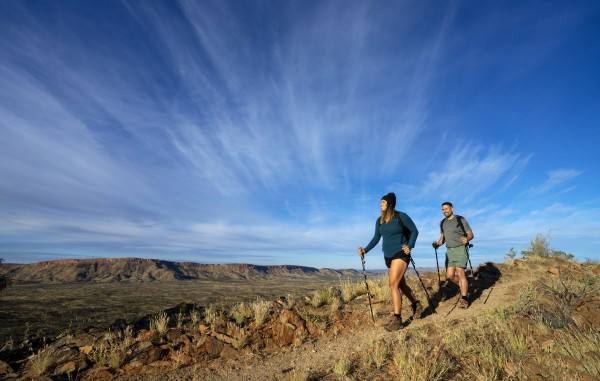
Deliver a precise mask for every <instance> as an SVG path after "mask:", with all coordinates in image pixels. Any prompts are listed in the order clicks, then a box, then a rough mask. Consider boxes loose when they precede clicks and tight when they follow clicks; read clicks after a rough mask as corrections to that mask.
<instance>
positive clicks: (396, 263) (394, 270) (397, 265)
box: [389, 259, 408, 315]
mask: <svg viewBox="0 0 600 381" xmlns="http://www.w3.org/2000/svg"><path fill="white" fill-rule="evenodd" d="M407 267H408V263H406V262H404V261H403V260H402V259H394V260H392V264H391V266H390V269H389V275H390V291H391V293H392V303H393V304H394V314H397V315H400V313H401V311H402V296H401V295H400V289H399V287H400V281H401V279H403V278H404V273H405V272H406V268H407Z"/></svg>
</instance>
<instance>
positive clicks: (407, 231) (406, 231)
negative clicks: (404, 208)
mask: <svg viewBox="0 0 600 381" xmlns="http://www.w3.org/2000/svg"><path fill="white" fill-rule="evenodd" d="M394 217H395V218H396V221H398V224H399V225H400V227H401V228H402V234H403V235H404V236H405V237H406V242H407V243H408V242H410V233H411V232H410V229H409V228H407V227H406V225H404V224H403V223H402V219H401V218H400V212H398V211H397V210H395V211H394Z"/></svg>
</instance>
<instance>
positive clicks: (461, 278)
mask: <svg viewBox="0 0 600 381" xmlns="http://www.w3.org/2000/svg"><path fill="white" fill-rule="evenodd" d="M455 268H456V274H457V275H458V286H459V287H460V295H461V296H463V297H466V296H467V293H468V292H469V281H467V275H466V273H465V269H463V268H461V267H455Z"/></svg>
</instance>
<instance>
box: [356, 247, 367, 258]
mask: <svg viewBox="0 0 600 381" xmlns="http://www.w3.org/2000/svg"><path fill="white" fill-rule="evenodd" d="M366 253H367V252H366V251H365V249H363V248H362V247H359V248H358V255H360V256H361V257H362V256H363V255H365V254H366Z"/></svg>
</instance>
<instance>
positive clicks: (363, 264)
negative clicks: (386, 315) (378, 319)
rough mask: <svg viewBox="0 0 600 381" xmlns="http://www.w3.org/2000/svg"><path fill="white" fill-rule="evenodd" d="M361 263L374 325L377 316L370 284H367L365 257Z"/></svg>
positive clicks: (362, 256) (362, 257) (361, 259)
mask: <svg viewBox="0 0 600 381" xmlns="http://www.w3.org/2000/svg"><path fill="white" fill-rule="evenodd" d="M360 261H361V262H362V267H363V275H364V276H365V286H367V297H368V298H369V309H370V310H371V319H373V323H375V315H373V305H372V304H371V291H369V283H368V282H367V269H365V256H364V255H361V256H360Z"/></svg>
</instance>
